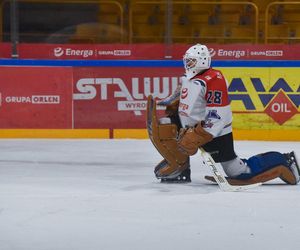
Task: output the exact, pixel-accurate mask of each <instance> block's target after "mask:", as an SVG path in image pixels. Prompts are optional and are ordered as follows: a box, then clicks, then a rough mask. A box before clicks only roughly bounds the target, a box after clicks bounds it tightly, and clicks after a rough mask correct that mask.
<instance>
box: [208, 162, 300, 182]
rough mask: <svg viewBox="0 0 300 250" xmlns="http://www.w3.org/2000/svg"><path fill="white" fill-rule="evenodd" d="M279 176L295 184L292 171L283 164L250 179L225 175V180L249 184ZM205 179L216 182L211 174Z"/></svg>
mask: <svg viewBox="0 0 300 250" xmlns="http://www.w3.org/2000/svg"><path fill="white" fill-rule="evenodd" d="M278 177H279V178H280V179H281V180H283V181H284V182H285V183H287V184H291V185H295V184H297V182H296V178H295V176H294V175H293V173H292V172H291V171H290V170H289V169H288V168H287V167H285V166H282V165H280V166H277V167H274V168H272V169H270V170H267V171H265V172H263V173H261V174H259V175H256V176H254V177H252V178H250V179H245V180H240V179H234V178H229V177H227V178H226V179H227V181H228V182H229V184H231V185H249V184H254V183H260V182H262V183H264V182H267V181H270V180H273V179H276V178H278ZM205 179H206V180H209V181H212V182H216V181H215V179H214V177H213V176H205Z"/></svg>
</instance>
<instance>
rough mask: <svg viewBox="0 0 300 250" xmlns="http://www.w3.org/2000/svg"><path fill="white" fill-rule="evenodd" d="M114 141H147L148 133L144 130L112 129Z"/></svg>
mask: <svg viewBox="0 0 300 250" xmlns="http://www.w3.org/2000/svg"><path fill="white" fill-rule="evenodd" d="M113 138H114V139H126V138H130V139H147V138H149V137H148V132H147V130H146V129H114V130H113Z"/></svg>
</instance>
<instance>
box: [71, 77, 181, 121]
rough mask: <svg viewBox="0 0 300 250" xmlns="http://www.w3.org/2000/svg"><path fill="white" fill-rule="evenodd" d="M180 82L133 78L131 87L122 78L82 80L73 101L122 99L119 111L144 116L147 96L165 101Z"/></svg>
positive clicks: (163, 78)
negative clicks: (98, 97)
mask: <svg viewBox="0 0 300 250" xmlns="http://www.w3.org/2000/svg"><path fill="white" fill-rule="evenodd" d="M178 82H179V78H178V77H152V78H150V77H144V78H143V79H140V78H137V77H133V78H131V86H130V83H127V84H126V83H125V82H124V80H123V79H121V78H82V79H79V80H78V81H77V83H76V90H77V92H78V93H74V94H73V99H74V100H92V99H95V98H97V94H98V95H99V96H100V100H108V99H116V100H118V99H119V98H120V99H123V100H120V101H117V105H118V110H122V111H129V110H130V111H133V112H134V114H135V115H142V112H141V110H145V109H146V107H147V101H146V98H147V96H149V95H153V97H157V98H159V99H164V98H166V97H167V96H169V95H170V94H172V93H173V92H174V91H175V89H176V88H177V85H178ZM170 85H171V88H170ZM99 90H100V91H99ZM98 91H99V93H98ZM111 93H112V94H111ZM109 94H110V96H109ZM124 98H125V100H126V101H124ZM158 108H160V107H158ZM160 109H163V107H161V108H160Z"/></svg>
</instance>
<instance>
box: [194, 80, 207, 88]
mask: <svg viewBox="0 0 300 250" xmlns="http://www.w3.org/2000/svg"><path fill="white" fill-rule="evenodd" d="M192 82H193V83H194V84H196V85H199V86H202V87H206V82H205V81H204V80H202V79H200V78H195V79H193V81H192Z"/></svg>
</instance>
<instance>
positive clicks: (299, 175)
mask: <svg viewBox="0 0 300 250" xmlns="http://www.w3.org/2000/svg"><path fill="white" fill-rule="evenodd" d="M284 156H285V158H286V161H287V163H288V168H289V169H290V170H291V171H292V172H293V174H294V176H295V180H296V183H295V184H297V183H298V182H299V180H300V168H299V164H298V162H297V158H296V155H295V152H294V151H292V152H290V153H287V154H284Z"/></svg>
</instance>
